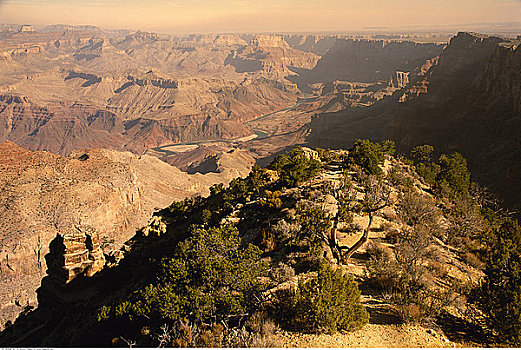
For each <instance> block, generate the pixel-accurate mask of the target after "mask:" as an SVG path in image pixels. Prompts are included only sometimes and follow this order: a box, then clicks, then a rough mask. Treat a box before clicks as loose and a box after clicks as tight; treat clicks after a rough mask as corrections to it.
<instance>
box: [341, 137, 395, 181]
mask: <svg viewBox="0 0 521 350" xmlns="http://www.w3.org/2000/svg"><path fill="white" fill-rule="evenodd" d="M394 151H395V150H394V142H392V141H388V140H385V141H383V142H382V143H373V142H371V141H369V140H356V142H355V144H354V145H353V148H352V149H351V150H350V151H349V156H348V165H358V166H359V167H360V168H362V170H363V171H364V172H365V173H366V174H368V175H380V174H382V169H381V168H380V165H381V164H383V162H384V160H385V155H386V154H389V155H392V154H394Z"/></svg>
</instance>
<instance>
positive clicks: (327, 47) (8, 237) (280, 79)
mask: <svg viewBox="0 0 521 350" xmlns="http://www.w3.org/2000/svg"><path fill="white" fill-rule="evenodd" d="M433 37H434V38H436V37H435V36H433ZM519 45H520V40H519V39H513V38H503V37H496V36H485V35H479V34H475V33H463V32H462V33H458V34H457V35H456V36H454V37H453V38H452V39H451V40H450V42H445V41H443V40H439V41H438V40H437V39H436V40H412V39H407V40H406V39H403V38H399V39H381V38H371V37H357V36H353V35H311V34H197V35H195V34H194V35H178V36H175V35H163V34H154V33H146V32H141V31H137V32H131V31H106V30H101V29H99V28H96V27H90V26H82V27H73V26H61V25H58V26H50V27H47V28H44V29H41V30H38V31H34V30H24V31H9V30H6V31H4V32H1V33H0V72H1V73H2V74H1V75H0V142H3V143H1V144H0V174H1V177H0V187H1V188H2V192H1V194H0V213H1V214H0V224H2V229H1V231H0V244H1V245H0V275H1V279H0V290H1V292H0V323H1V324H2V325H3V324H4V323H5V322H6V321H12V320H14V318H15V317H16V316H17V315H18V314H19V313H20V312H21V311H24V309H27V308H30V307H34V306H36V305H37V300H36V290H37V288H38V287H39V286H40V285H41V283H42V278H43V277H44V276H45V275H46V274H48V272H49V271H54V274H57V275H58V276H60V279H61V282H60V283H67V282H71V281H72V280H73V279H76V277H84V276H87V277H88V276H92V275H93V274H95V273H96V272H98V271H99V270H100V269H101V268H102V266H103V265H108V264H112V263H114V260H117V259H119V257H118V256H117V254H120V253H115V252H119V251H120V250H119V248H120V247H122V246H123V247H125V242H127V241H128V239H130V238H131V237H132V236H133V235H134V234H135V233H136V231H138V230H140V229H141V228H142V227H143V226H145V225H147V223H148V226H147V227H153V228H154V230H156V229H157V230H159V231H160V230H161V227H162V226H161V225H162V224H161V222H160V221H158V220H159V219H157V217H154V218H152V219H150V218H151V216H152V215H153V214H154V212H156V210H157V209H159V208H163V207H166V206H168V205H170V204H171V203H172V202H173V201H175V200H182V199H184V198H187V197H188V198H190V197H191V198H194V197H196V196H199V195H202V196H206V195H208V194H209V193H210V192H209V188H210V186H212V185H213V184H218V183H224V184H227V183H229V182H230V181H231V180H232V179H233V178H235V177H244V176H246V175H247V174H248V173H249V172H250V169H251V167H252V166H253V165H254V164H259V165H261V166H265V165H267V164H269V163H270V162H271V161H272V160H273V159H274V157H275V156H276V155H278V154H280V153H282V152H284V151H286V150H288V149H289V148H292V147H294V146H295V145H308V146H312V147H321V148H329V147H330V148H346V149H347V148H350V147H351V146H352V145H353V143H354V142H355V140H357V139H363V138H367V139H371V140H383V139H391V140H394V141H395V142H396V145H397V148H398V150H399V151H401V152H408V151H409V150H410V149H412V148H413V147H415V146H417V145H421V144H425V143H427V144H431V145H433V146H435V148H436V151H437V152H438V153H441V152H445V153H446V152H452V151H458V152H461V153H462V154H463V155H464V156H465V157H466V158H468V160H469V167H470V169H471V170H472V174H473V175H475V180H476V181H477V182H478V183H479V184H480V185H482V186H486V187H488V188H489V189H490V190H492V191H494V192H495V193H498V194H500V195H501V196H502V197H503V198H504V199H505V201H506V203H507V204H508V205H509V206H511V207H515V206H516V205H518V203H519V200H520V199H521V193H520V191H519V186H520V185H521V167H520V166H519V164H521V159H519V157H520V154H521V149H520V148H521V144H520V143H519V141H518V139H519V138H518V137H517V133H518V132H519V130H520V128H521V124H520V120H521V119H520V118H521V69H520V67H521V50H520V49H519ZM46 257H48V258H50V260H49V259H46ZM47 260H49V262H51V263H49V262H48V261H47ZM62 260H63V261H62ZM105 260H106V261H105ZM56 261H58V265H55V262H56ZM78 280H80V278H78Z"/></svg>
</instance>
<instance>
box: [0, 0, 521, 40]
mask: <svg viewBox="0 0 521 350" xmlns="http://www.w3.org/2000/svg"><path fill="white" fill-rule="evenodd" d="M483 22H487V23H496V22H521V0H162V1H160V0H141V1H139V0H0V23H7V24H22V23H27V24H33V25H47V24H58V23H59V24H92V25H96V26H99V27H102V28H106V29H134V30H137V29H140V30H147V31H155V32H164V33H225V32H314V31H357V30H362V29H363V28H367V27H404V26H427V27H430V26H438V25H459V24H467V23H483Z"/></svg>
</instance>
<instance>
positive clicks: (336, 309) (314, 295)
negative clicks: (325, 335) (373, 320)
mask: <svg viewBox="0 0 521 350" xmlns="http://www.w3.org/2000/svg"><path fill="white" fill-rule="evenodd" d="M288 299H289V300H287V302H288V303H287V304H286V305H284V306H283V308H284V309H285V314H286V316H289V318H288V320H289V322H288V323H291V324H287V326H289V327H291V328H294V329H297V330H301V331H305V332H329V333H333V332H336V331H338V330H353V329H356V328H358V327H361V326H363V325H364V324H366V323H367V322H368V320H369V315H368V313H367V311H366V310H365V308H364V307H363V305H362V304H361V303H360V291H359V290H358V285H357V283H356V282H355V281H354V279H353V277H352V276H350V275H347V274H345V273H344V272H343V271H342V270H340V269H337V270H333V269H332V268H331V266H330V265H329V264H327V263H325V262H322V263H321V264H320V268H319V270H318V276H317V277H315V278H312V279H310V280H308V281H304V280H301V281H300V282H299V284H298V286H297V287H296V288H295V289H293V290H291V291H290V294H289V296H288Z"/></svg>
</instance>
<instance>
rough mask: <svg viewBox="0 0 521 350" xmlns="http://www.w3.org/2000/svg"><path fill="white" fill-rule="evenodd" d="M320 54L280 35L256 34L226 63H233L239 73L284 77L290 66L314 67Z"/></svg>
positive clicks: (227, 59) (232, 54) (228, 58)
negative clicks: (309, 50)
mask: <svg viewBox="0 0 521 350" xmlns="http://www.w3.org/2000/svg"><path fill="white" fill-rule="evenodd" d="M319 58H320V56H318V55H316V54H314V53H312V52H305V51H300V50H297V49H294V48H292V47H291V46H290V45H288V43H287V42H286V41H285V40H284V38H283V37H282V36H279V35H256V36H255V37H254V38H253V39H252V40H251V42H250V44H249V45H247V46H244V47H242V48H240V49H238V50H236V51H233V52H232V53H231V54H230V56H228V57H227V58H226V61H225V64H229V65H232V66H233V67H235V70H236V71H237V72H239V73H244V72H250V73H251V72H259V71H260V72H263V73H264V74H268V75H271V76H279V77H283V76H285V75H287V74H289V73H290V70H289V69H290V68H293V67H297V68H304V69H312V68H313V67H315V65H316V63H317V61H318V60H319Z"/></svg>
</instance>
